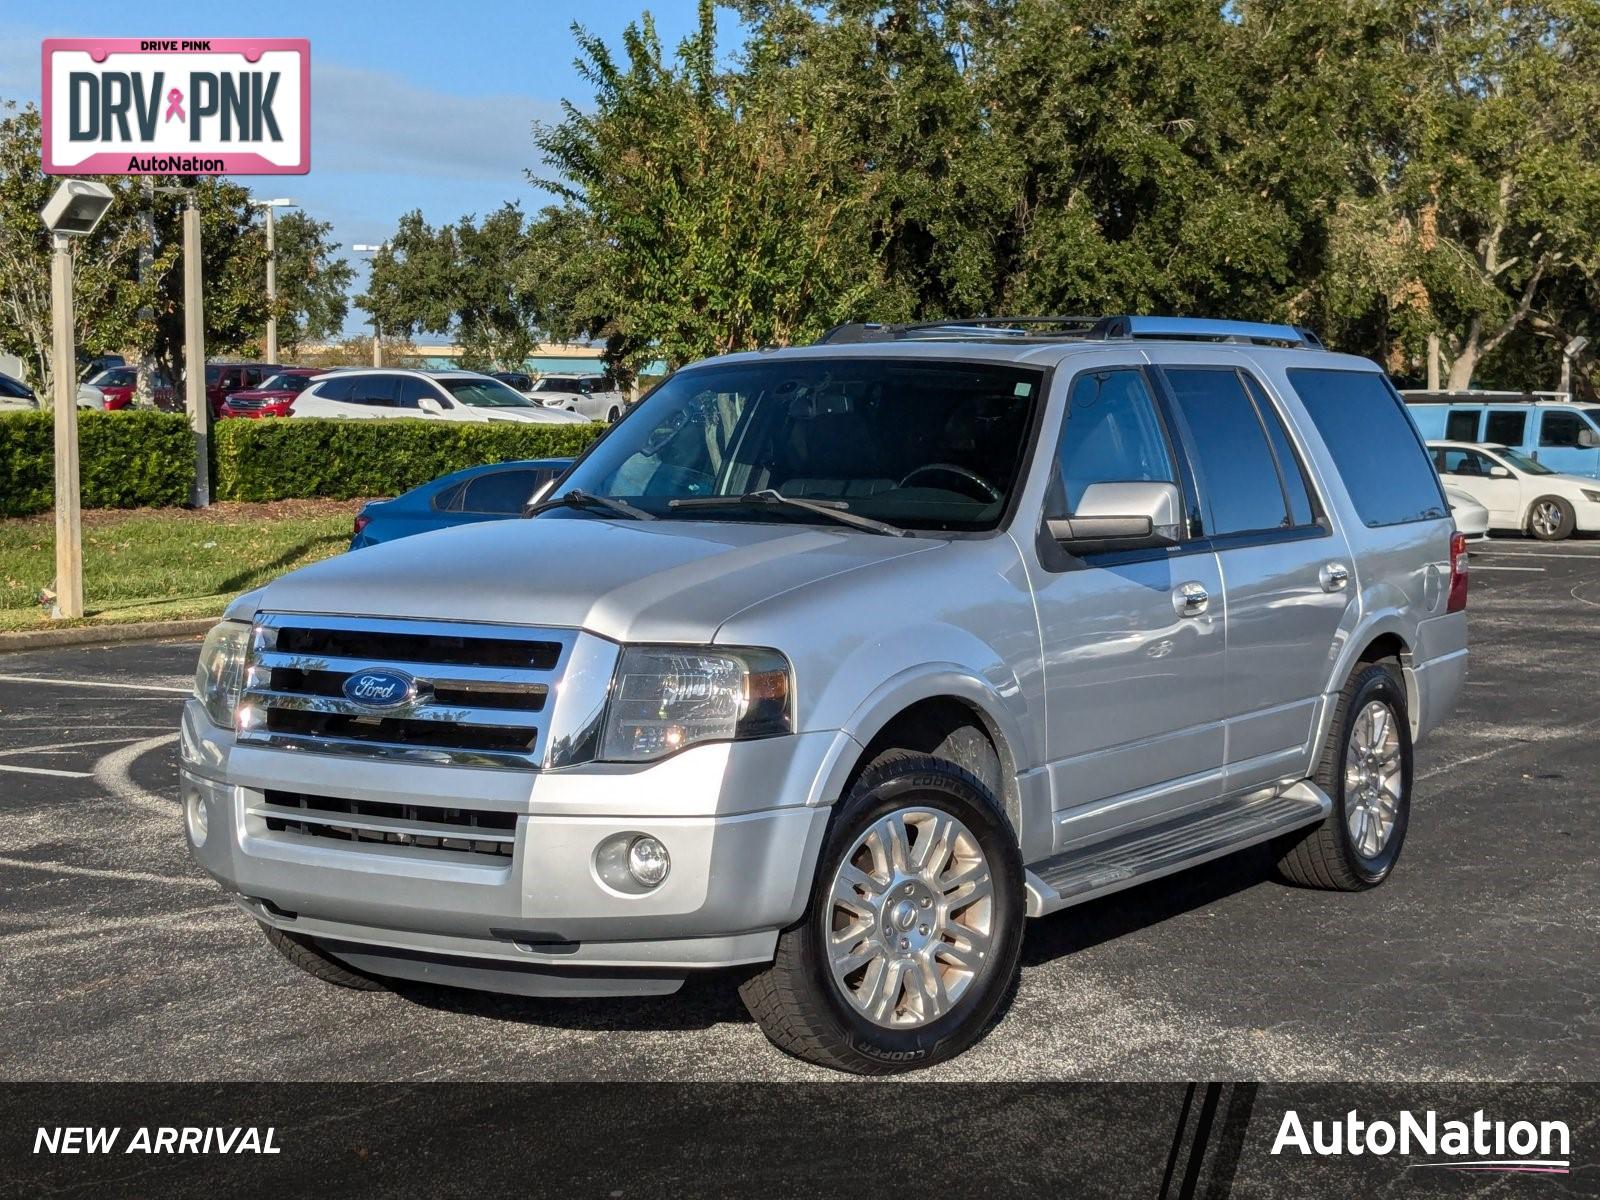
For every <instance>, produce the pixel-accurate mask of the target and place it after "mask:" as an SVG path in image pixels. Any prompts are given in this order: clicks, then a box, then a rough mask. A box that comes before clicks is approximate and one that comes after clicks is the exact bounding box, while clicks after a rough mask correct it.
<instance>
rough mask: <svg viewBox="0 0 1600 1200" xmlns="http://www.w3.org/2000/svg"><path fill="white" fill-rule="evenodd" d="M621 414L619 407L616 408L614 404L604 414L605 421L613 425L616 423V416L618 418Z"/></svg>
mask: <svg viewBox="0 0 1600 1200" xmlns="http://www.w3.org/2000/svg"><path fill="white" fill-rule="evenodd" d="M621 416H622V411H621V410H620V409H618V408H617V407H616V406H615V405H613V406H612V409H611V411H610V412H608V413H607V414H606V423H607V424H609V425H615V424H616V423H617V420H618V418H620V417H621Z"/></svg>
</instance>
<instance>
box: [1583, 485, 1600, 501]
mask: <svg viewBox="0 0 1600 1200" xmlns="http://www.w3.org/2000/svg"><path fill="white" fill-rule="evenodd" d="M1580 490H1581V491H1582V492H1583V498H1584V499H1585V500H1588V501H1589V502H1590V503H1592V504H1600V492H1591V491H1590V490H1589V489H1588V488H1582V489H1580Z"/></svg>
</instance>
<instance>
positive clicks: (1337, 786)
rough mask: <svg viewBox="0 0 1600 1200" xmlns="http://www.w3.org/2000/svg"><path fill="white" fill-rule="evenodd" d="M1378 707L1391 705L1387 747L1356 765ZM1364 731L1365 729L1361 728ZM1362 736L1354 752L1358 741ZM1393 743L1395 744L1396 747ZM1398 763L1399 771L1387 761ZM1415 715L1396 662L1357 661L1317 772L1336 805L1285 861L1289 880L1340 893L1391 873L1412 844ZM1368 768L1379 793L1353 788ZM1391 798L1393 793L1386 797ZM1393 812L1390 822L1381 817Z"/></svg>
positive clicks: (1361, 887)
mask: <svg viewBox="0 0 1600 1200" xmlns="http://www.w3.org/2000/svg"><path fill="white" fill-rule="evenodd" d="M1374 705H1378V706H1381V707H1383V708H1385V709H1387V710H1388V718H1387V720H1388V730H1389V731H1390V732H1386V733H1385V735H1384V737H1383V738H1382V739H1380V740H1381V742H1382V749H1381V750H1380V751H1378V752H1377V753H1376V754H1375V755H1374V756H1373V758H1371V759H1368V760H1367V761H1365V762H1360V763H1356V762H1353V761H1352V759H1351V755H1352V753H1357V752H1359V750H1360V745H1361V743H1363V742H1367V743H1370V742H1371V741H1372V740H1373V738H1372V733H1371V731H1372V728H1373V727H1372V726H1371V725H1370V724H1368V725H1363V723H1364V722H1366V720H1367V717H1368V714H1369V712H1371V711H1372V708H1373V706H1374ZM1358 731H1359V732H1358ZM1353 738H1355V739H1357V748H1356V751H1352V747H1351V743H1352V739H1353ZM1391 745H1392V750H1391V749H1390V748H1389V747H1390V746H1391ZM1391 761H1392V764H1393V765H1392V769H1389V770H1386V769H1385V768H1384V767H1383V765H1382V764H1383V763H1385V762H1391ZM1411 771H1412V757H1411V721H1410V714H1409V713H1408V712H1407V711H1406V691H1405V685H1404V684H1403V683H1402V681H1401V678H1400V673H1399V670H1398V668H1396V667H1395V666H1393V665H1392V664H1389V663H1364V664H1361V665H1360V666H1358V667H1357V669H1356V671H1355V672H1354V673H1353V674H1352V675H1351V676H1350V680H1349V682H1347V683H1346V684H1345V686H1344V691H1343V692H1342V693H1341V695H1340V697H1339V707H1338V710H1337V711H1336V712H1335V714H1334V719H1333V724H1332V728H1331V729H1330V730H1329V731H1328V740H1327V742H1326V743H1324V745H1323V751H1322V757H1321V760H1320V761H1319V762H1318V765H1317V771H1316V774H1315V775H1314V776H1313V777H1312V779H1313V782H1315V783H1316V784H1317V786H1318V787H1320V788H1321V789H1322V790H1323V791H1324V792H1326V793H1327V794H1328V795H1329V796H1330V797H1331V798H1332V799H1333V811H1332V812H1330V813H1329V814H1328V816H1327V817H1326V818H1325V819H1324V820H1323V822H1322V823H1321V824H1320V825H1318V826H1316V827H1315V828H1314V829H1312V830H1311V831H1310V832H1309V833H1307V834H1303V835H1300V841H1299V842H1298V843H1296V844H1295V845H1294V846H1293V847H1292V848H1291V849H1289V850H1288V852H1287V853H1285V854H1284V855H1283V857H1282V858H1280V859H1279V860H1278V872H1279V874H1280V875H1282V876H1283V878H1284V879H1286V880H1287V881H1288V882H1290V883H1295V884H1299V885H1300V886H1302V887H1313V888H1323V889H1325V890H1329V891H1336V892H1360V891H1365V890H1366V889H1368V888H1373V887H1377V886H1378V885H1379V884H1380V883H1382V882H1383V881H1384V880H1385V879H1387V878H1388V877H1389V874H1390V872H1392V871H1393V870H1394V865H1395V863H1396V862H1397V861H1398V860H1399V858H1400V851H1401V848H1402V847H1403V846H1404V845H1405V840H1406V827H1407V825H1408V824H1409V822H1410V817H1411ZM1363 772H1364V773H1365V778H1366V780H1367V781H1369V782H1372V783H1373V785H1374V788H1375V789H1379V790H1373V791H1363V790H1362V789H1361V788H1360V787H1355V788H1350V787H1347V786H1346V785H1347V782H1354V781H1358V780H1359V779H1360V778H1361V777H1362V773H1363ZM1380 790H1381V796H1386V797H1387V798H1388V799H1387V800H1385V799H1382V798H1379V797H1380ZM1386 812H1387V814H1388V816H1387V822H1388V823H1387V828H1385V824H1384V821H1383V820H1382V819H1380V818H1381V817H1382V816H1383V814H1384V813H1386Z"/></svg>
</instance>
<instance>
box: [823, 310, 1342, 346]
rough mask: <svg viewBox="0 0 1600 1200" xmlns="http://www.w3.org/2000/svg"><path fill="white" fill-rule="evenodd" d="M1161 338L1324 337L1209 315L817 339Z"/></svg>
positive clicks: (916, 329) (985, 320)
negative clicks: (1219, 318) (1220, 318)
mask: <svg viewBox="0 0 1600 1200" xmlns="http://www.w3.org/2000/svg"><path fill="white" fill-rule="evenodd" d="M1122 338H1159V339H1168V340H1178V341H1204V342H1231V343H1234V344H1246V345H1269V346H1290V347H1302V348H1305V349H1311V350H1320V349H1322V340H1321V339H1320V338H1318V337H1317V335H1316V334H1315V333H1313V332H1311V330H1309V329H1306V328H1304V327H1303V326H1298V325H1275V324H1271V323H1268V322H1263V321H1227V320H1216V319H1213V318H1210V317H1138V316H1114V317H1069V316H1051V317H1041V316H1026V317H961V318H951V319H949V320H945V321H922V322H918V323H916V324H911V325H886V324H879V323H875V322H862V323H852V324H845V325H836V326H834V327H833V328H832V329H830V330H828V331H827V332H826V333H824V334H823V335H822V336H821V337H820V338H819V339H817V344H818V345H841V344H848V343H851V342H891V341H903V340H961V341H979V340H982V341H1013V340H1027V341H1035V342H1037V341H1047V342H1061V341H1112V340H1117V339H1122Z"/></svg>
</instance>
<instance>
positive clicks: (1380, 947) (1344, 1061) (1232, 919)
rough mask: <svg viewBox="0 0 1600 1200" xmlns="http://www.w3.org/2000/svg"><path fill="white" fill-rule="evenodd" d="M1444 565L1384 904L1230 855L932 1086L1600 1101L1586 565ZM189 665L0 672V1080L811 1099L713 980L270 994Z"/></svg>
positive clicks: (1109, 928)
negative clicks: (1404, 1084)
mask: <svg viewBox="0 0 1600 1200" xmlns="http://www.w3.org/2000/svg"><path fill="white" fill-rule="evenodd" d="M1472 571H1473V580H1472V600H1471V605H1470V609H1469V611H1470V613H1471V618H1472V639H1473V646H1472V652H1473V663H1472V676H1471V681H1470V683H1469V685H1468V688H1467V691H1466V695H1465V698H1464V701H1463V703H1462V705H1461V707H1460V708H1459V709H1458V710H1457V712H1456V714H1455V717H1454V719H1453V720H1452V721H1451V723H1450V724H1449V725H1448V726H1447V727H1446V729H1445V730H1444V731H1443V732H1442V733H1440V734H1439V735H1437V736H1436V737H1434V738H1433V739H1432V740H1431V741H1430V742H1428V743H1427V744H1426V745H1425V746H1423V747H1422V748H1421V749H1420V750H1419V755H1418V764H1417V783H1416V798H1415V806H1414V809H1413V814H1412V821H1411V829H1410V834H1409V839H1408V842H1407V845H1406V850H1405V856H1404V858H1403V859H1402V861H1401V864H1400V867H1399V868H1398V870H1397V872H1396V874H1395V876H1394V877H1393V878H1392V880H1391V881H1390V882H1389V883H1388V884H1387V885H1386V886H1384V887H1383V888H1380V889H1378V890H1377V891H1375V892H1370V893H1365V894H1361V895H1335V894H1327V893H1319V892H1310V891H1300V890H1295V889H1291V888H1288V887H1285V886H1282V885H1280V884H1277V883H1274V882H1272V881H1271V879H1270V878H1269V873H1268V863H1267V861H1266V860H1265V859H1264V858H1263V856H1262V855H1261V854H1259V853H1256V852H1246V853H1244V854H1241V855H1236V856H1234V857H1232V858H1229V859H1225V860H1222V861H1221V862H1219V863H1215V864H1212V865H1210V866H1208V867H1206V868H1202V869H1201V870H1199V871H1196V872H1190V873H1189V874H1187V875H1182V876H1178V877H1176V878H1173V879H1169V880H1165V881H1161V882H1158V883H1154V884H1151V885H1147V886H1145V887H1142V888H1139V889H1136V890H1133V891H1129V892H1125V893H1122V894H1121V895H1117V896H1113V897H1110V898H1107V899H1104V900H1101V901H1098V902H1095V903H1093V904H1091V905H1088V906H1085V907H1081V908H1077V909H1073V910H1069V911H1068V912H1066V913H1064V914H1061V915H1058V916H1055V917H1052V918H1049V919H1047V920H1045V921H1042V922H1035V923H1034V924H1033V925H1032V926H1031V928H1030V931H1029V934H1028V937H1027V941H1026V944H1025V947H1024V967H1023V975H1022V983H1021V987H1020V990H1019V992H1018V994H1017V998H1016V1000H1015V1003H1014V1004H1013V1006H1012V1009H1011V1011H1010V1013H1009V1015H1008V1016H1007V1017H1006V1019H1005V1020H1004V1021H1003V1023H1002V1024H1000V1025H999V1026H998V1027H997V1028H996V1029H995V1030H994V1031H993V1032H992V1033H991V1034H990V1035H989V1037H988V1038H987V1039H986V1040H985V1041H983V1042H982V1043H981V1044H980V1045H979V1046H977V1047H976V1048H975V1049H974V1050H973V1051H971V1052H969V1053H968V1054H966V1055H965V1056H963V1057H961V1058H960V1059H958V1060H956V1061H954V1062H952V1063H948V1064H945V1065H944V1066H943V1067H941V1068H938V1069H937V1070H935V1071H934V1072H931V1073H930V1074H931V1075H932V1076H933V1077H942V1078H952V1079H957V1078H961V1079H964V1078H985V1079H1067V1078H1091V1079H1156V1080H1172V1079H1206V1078H1209V1079H1253V1080H1265V1081H1280V1080H1284V1081H1288V1080H1312V1079H1372V1080H1415V1081H1422V1080H1438V1081H1454V1080H1479V1079H1482V1080H1581V1079H1596V1078H1600V954H1597V946H1600V848H1597V847H1600V807H1597V804H1596V798H1597V792H1600V785H1597V780H1600V709H1597V708H1596V706H1595V703H1594V695H1593V693H1594V683H1595V678H1596V675H1595V664H1596V662H1597V661H1600V542H1595V541H1584V542H1574V543H1563V544H1560V545H1555V546H1546V545H1541V544H1537V543H1532V542H1523V541H1515V540H1496V541H1494V542H1491V543H1489V544H1488V545H1487V546H1484V547H1482V548H1481V549H1480V551H1479V552H1477V553H1475V554H1474V556H1473V560H1472ZM195 649H196V647H195V643H194V642H193V641H183V642H168V643H160V644H152V645H140V646H122V647H115V648H81V649H65V650H52V651H39V652H30V653H21V654H12V655H6V656H0V893H3V895H4V901H3V904H0V997H3V999H0V1012H3V1014H4V1021H5V1028H6V1036H5V1037H4V1038H3V1039H0V1077H3V1078H5V1079H7V1080H23V1079H76V1080H224V1079H260V1080H343V1079H352V1080H369V1079H370V1080H432V1079H464V1080H465V1079H482V1080H508V1079H567V1080H573V1079H595V1078H612V1079H692V1078H704V1079H796V1078H823V1077H827V1075H826V1073H825V1072H821V1071H817V1070H814V1069H812V1068H809V1067H807V1066H805V1065H803V1064H801V1063H798V1062H796V1061H793V1060H791V1059H788V1058H786V1057H785V1056H783V1055H782V1054H780V1053H779V1052H778V1051H777V1050H775V1049H772V1048H771V1047H770V1046H769V1045H768V1044H767V1042H766V1041H765V1039H763V1038H762V1036H761V1034H760V1032H759V1031H758V1030H757V1028H756V1026H755V1025H754V1024H753V1023H752V1022H751V1021H750V1020H749V1019H748V1018H747V1017H746V1016H745V1014H744V1010H743V1008H742V1006H741V1005H740V1003H739V1000H738V998H737V996H736V995H735V994H734V991H733V988H732V986H731V984H729V983H727V982H726V981H725V980H721V979H707V980H698V981H693V982H691V984H690V985H689V987H687V988H686V989H685V990H684V991H683V992H681V993H679V994H678V995H677V996H673V997H666V998H661V999H651V1000H641V1001H589V1002H583V1003H576V1002H555V1001H534V1000H523V999H515V998H508V997H499V996H486V995H478V994H473V993H463V992H454V991H450V990H445V989H435V988H428V987H422V986H411V985H405V986H404V987H403V989H402V990H399V991H396V992H394V993H381V992H380V993H352V992H346V991H341V990H338V989H335V988H330V987H327V986H325V985H322V984H319V983H317V982H315V981H314V980H312V979H311V978H309V977H307V976H304V975H301V974H300V973H299V972H297V971H296V970H295V969H294V968H292V967H290V966H289V965H288V964H287V963H285V962H283V961H282V960H281V959H280V958H279V957H278V956H277V954H276V953H275V952H273V951H272V950H271V949H270V948H269V947H268V945H267V944H266V942H265V940H264V939H263V938H262V937H261V935H260V933H259V932H258V930H257V929H256V927H255V926H254V924H253V923H252V922H250V921H249V920H248V919H247V918H246V917H245V916H244V915H243V914H242V913H240V912H239V911H238V910H237V909H236V908H235V907H234V906H233V905H232V904H231V903H228V902H227V901H225V900H224V899H223V898H222V896H221V894H220V893H219V892H218V891H217V889H216V888H215V886H214V885H213V884H212V883H211V882H210V880H209V879H207V878H206V877H205V876H204V875H202V874H201V873H200V871H199V870H198V869H197V868H195V867H193V866H192V865H191V864H190V862H189V859H188V855H187V853H186V851H185V849H184V844H183V837H182V833H181V829H180V823H179V810H178V806H177V802H176V799H175V796H176V776H177V754H176V735H175V732H174V731H175V729H176V725H177V719H178V712H179V709H180V706H181V703H182V697H183V695H184V694H185V693H186V692H187V690H188V686H189V677H190V672H191V670H192V664H193V659H194V654H195ZM923 1077H924V1078H927V1077H928V1076H927V1075H925V1076H923Z"/></svg>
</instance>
